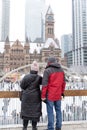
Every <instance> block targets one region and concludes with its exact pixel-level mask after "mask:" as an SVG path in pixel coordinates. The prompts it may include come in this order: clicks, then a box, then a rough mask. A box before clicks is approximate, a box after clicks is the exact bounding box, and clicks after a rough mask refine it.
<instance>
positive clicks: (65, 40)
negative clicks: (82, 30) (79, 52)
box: [61, 34, 72, 57]
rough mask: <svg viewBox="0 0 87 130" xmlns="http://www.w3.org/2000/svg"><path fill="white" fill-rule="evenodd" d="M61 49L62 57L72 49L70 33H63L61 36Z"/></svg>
mask: <svg viewBox="0 0 87 130" xmlns="http://www.w3.org/2000/svg"><path fill="white" fill-rule="evenodd" d="M61 49H62V57H64V54H65V53H67V52H69V51H71V50H72V35H71V34H65V35H62V37H61Z"/></svg>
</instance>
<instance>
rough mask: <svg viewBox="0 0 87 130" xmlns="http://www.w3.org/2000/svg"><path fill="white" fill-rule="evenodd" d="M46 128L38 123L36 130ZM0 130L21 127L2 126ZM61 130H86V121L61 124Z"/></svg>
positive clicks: (19, 126)
mask: <svg viewBox="0 0 87 130" xmlns="http://www.w3.org/2000/svg"><path fill="white" fill-rule="evenodd" d="M46 128H47V124H46V123H38V130H44V129H46ZM0 130H22V125H6V126H5V125H2V126H0ZM28 130H32V129H31V125H29V128H28ZM62 130H87V121H70V122H69V121H68V122H63V126H62Z"/></svg>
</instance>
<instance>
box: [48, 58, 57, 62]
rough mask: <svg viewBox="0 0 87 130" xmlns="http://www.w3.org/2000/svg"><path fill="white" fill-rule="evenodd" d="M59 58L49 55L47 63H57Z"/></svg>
mask: <svg viewBox="0 0 87 130" xmlns="http://www.w3.org/2000/svg"><path fill="white" fill-rule="evenodd" d="M55 62H57V59H56V58H55V57H49V58H48V61H47V63H55Z"/></svg>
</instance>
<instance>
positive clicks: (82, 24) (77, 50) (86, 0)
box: [72, 0, 87, 66]
mask: <svg viewBox="0 0 87 130" xmlns="http://www.w3.org/2000/svg"><path fill="white" fill-rule="evenodd" d="M72 24H73V28H72V29H73V51H72V54H73V65H76V66H86V65H87V0H72Z"/></svg>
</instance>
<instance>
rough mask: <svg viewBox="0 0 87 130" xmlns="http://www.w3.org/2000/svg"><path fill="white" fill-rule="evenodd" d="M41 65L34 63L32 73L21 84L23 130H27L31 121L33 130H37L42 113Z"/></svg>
mask: <svg viewBox="0 0 87 130" xmlns="http://www.w3.org/2000/svg"><path fill="white" fill-rule="evenodd" d="M38 71H39V65H38V63H37V62H36V61H34V62H33V63H32V65H31V71H30V73H29V74H27V75H25V76H24V78H23V79H22V81H21V83H20V87H21V89H22V91H23V92H22V99H21V118H22V119H23V130H27V126H28V122H29V120H30V121H31V123H32V130H37V122H38V121H39V119H40V116H41V114H42V112H41V107H42V105H41V92H40V85H41V83H42V77H41V76H39V75H38Z"/></svg>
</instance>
